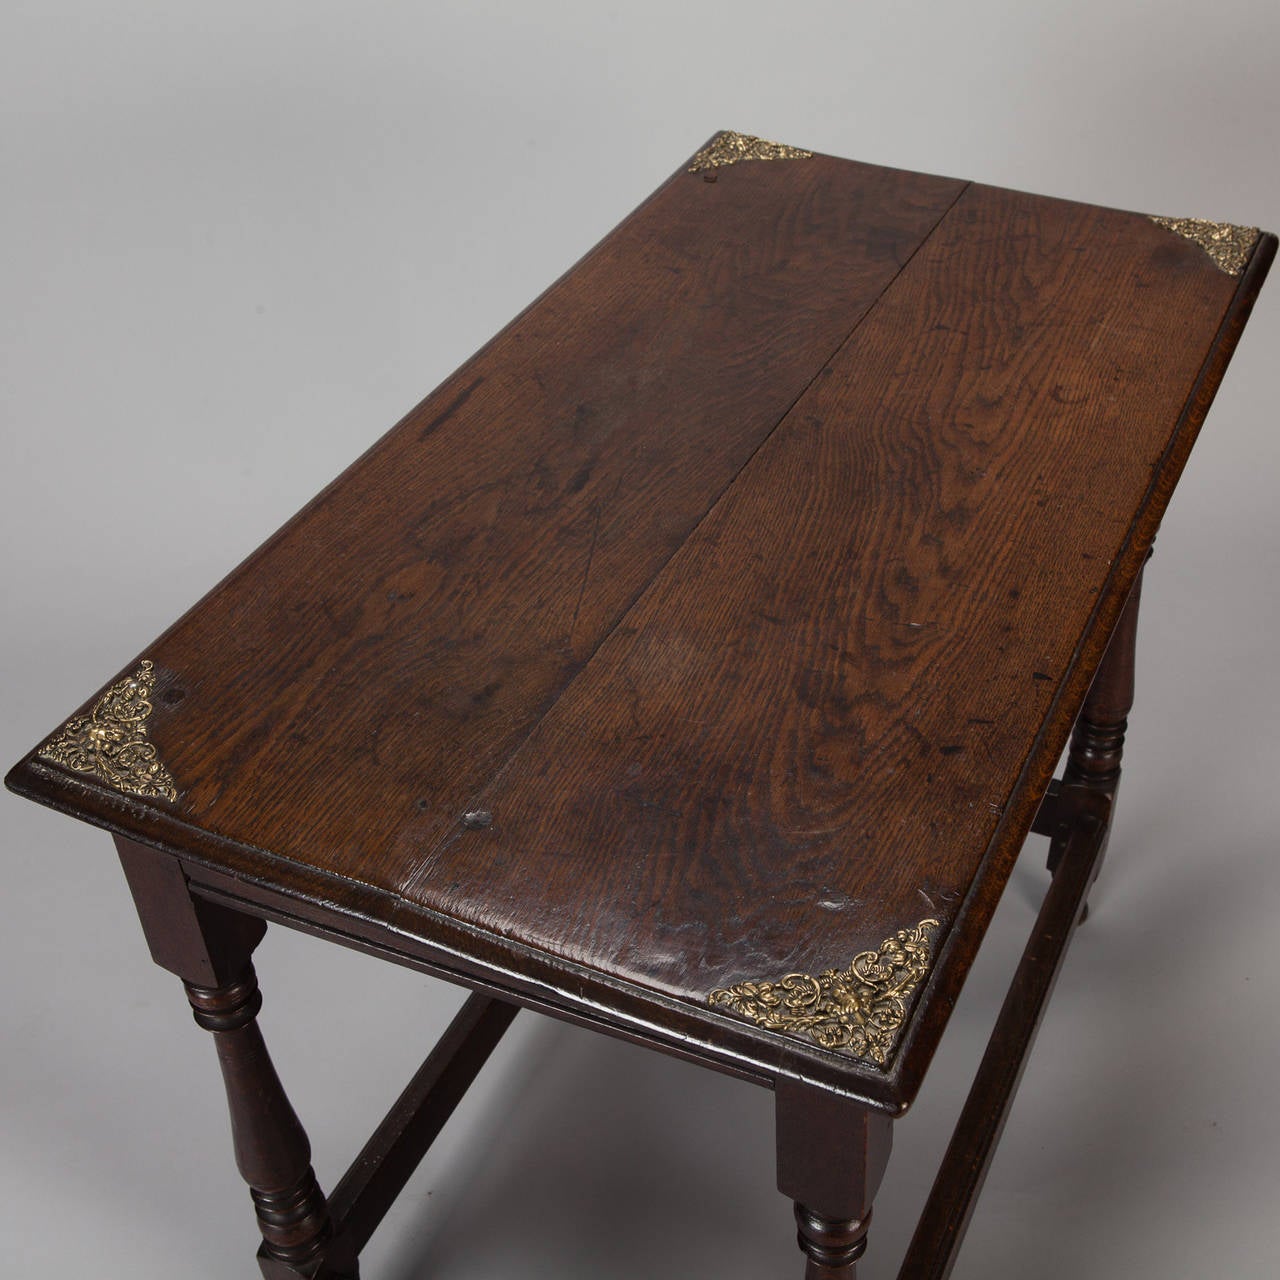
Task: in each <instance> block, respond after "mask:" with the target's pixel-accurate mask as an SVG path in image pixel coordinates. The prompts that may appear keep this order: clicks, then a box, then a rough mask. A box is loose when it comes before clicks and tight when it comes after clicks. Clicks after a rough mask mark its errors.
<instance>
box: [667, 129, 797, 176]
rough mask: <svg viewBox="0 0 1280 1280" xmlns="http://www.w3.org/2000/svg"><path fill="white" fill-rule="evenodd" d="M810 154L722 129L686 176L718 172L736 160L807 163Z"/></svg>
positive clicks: (695, 157)
mask: <svg viewBox="0 0 1280 1280" xmlns="http://www.w3.org/2000/svg"><path fill="white" fill-rule="evenodd" d="M812 155H813V152H812V151H802V150H801V149H800V148H799V147H788V146H786V145H785V144H784V143H781V142H767V141H766V140H765V139H764V138H757V137H756V136H755V135H754V134H750V133H734V131H733V130H732V129H724V130H722V131H721V132H720V133H717V134H716V136H715V137H714V138H712V139H711V141H710V142H708V143H707V145H706V146H705V147H703V148H702V150H701V151H699V152H698V154H697V155H696V156H694V157H693V163H692V164H691V165H690V166H689V172H690V173H697V172H698V171H699V170H700V169H722V168H724V166H725V165H729V164H737V163H738V162H739V161H740V160H807V159H809V157H810V156H812Z"/></svg>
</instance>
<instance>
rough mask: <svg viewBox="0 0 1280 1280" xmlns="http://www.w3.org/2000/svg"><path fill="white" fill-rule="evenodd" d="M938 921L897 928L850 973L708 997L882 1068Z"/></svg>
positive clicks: (743, 986) (725, 990)
mask: <svg viewBox="0 0 1280 1280" xmlns="http://www.w3.org/2000/svg"><path fill="white" fill-rule="evenodd" d="M938 927H939V925H938V921H937V920H921V921H920V923H919V924H918V925H916V926H915V927H914V928H912V929H899V930H898V932H897V933H895V934H894V935H893V937H891V938H886V939H885V940H884V941H883V942H882V943H881V944H880V946H879V948H878V949H877V950H875V951H863V952H861V953H860V954H858V955H856V956H854V958H853V960H852V961H851V962H850V964H849V967H848V968H847V969H824V970H823V971H822V972H821V973H820V974H818V976H817V977H814V976H813V975H812V974H808V973H788V974H787V975H786V976H785V977H782V978H779V979H777V981H774V982H766V981H760V982H738V983H735V984H734V985H733V986H731V987H721V988H720V989H718V990H716V991H713V992H712V993H711V994H710V996H708V997H707V999H708V1002H709V1003H710V1004H713V1005H726V1006H727V1007H728V1008H730V1009H732V1010H733V1011H734V1012H735V1013H740V1014H741V1015H742V1016H743V1017H744V1018H749V1019H750V1020H751V1021H752V1022H754V1023H755V1024H756V1025H757V1026H761V1027H764V1028H765V1029H766V1030H768V1031H784V1032H787V1033H788V1034H790V1035H796V1036H806V1037H808V1038H809V1039H810V1040H813V1041H816V1042H817V1043H818V1044H820V1045H821V1046H822V1047H823V1048H824V1049H839V1050H841V1051H842V1052H844V1053H848V1054H851V1055H852V1056H853V1057H855V1058H862V1059H864V1060H865V1061H867V1062H873V1063H875V1064H876V1066H878V1067H883V1066H885V1064H886V1063H887V1062H888V1061H889V1058H890V1056H891V1055H892V1053H893V1049H894V1046H895V1045H896V1044H897V1041H898V1034H899V1032H900V1031H901V1030H902V1025H903V1023H904V1022H905V1021H906V1018H907V1010H908V1008H909V1007H910V1003H911V997H912V995H913V994H914V992H915V989H916V988H917V987H918V986H919V985H920V982H921V980H922V979H923V978H924V976H925V975H926V974H927V973H928V971H929V964H930V962H931V960H932V958H933V943H934V939H935V933H936V930H937V929H938Z"/></svg>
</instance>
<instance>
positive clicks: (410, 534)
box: [145, 159, 962, 892]
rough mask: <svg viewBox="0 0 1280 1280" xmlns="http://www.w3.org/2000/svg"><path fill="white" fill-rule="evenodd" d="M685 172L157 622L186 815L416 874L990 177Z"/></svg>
mask: <svg viewBox="0 0 1280 1280" xmlns="http://www.w3.org/2000/svg"><path fill="white" fill-rule="evenodd" d="M784 168H785V166H767V165H765V166H757V169H756V172H755V173H754V174H751V173H746V174H745V175H744V174H740V173H739V172H737V171H732V172H726V173H725V174H724V175H723V177H722V179H721V181H719V182H718V183H715V184H708V183H704V182H702V181H701V180H700V179H699V178H698V177H697V176H696V175H690V174H685V173H681V174H680V175H678V176H677V177H676V178H675V179H674V180H672V181H671V182H669V183H668V184H666V185H665V186H663V187H662V188H660V189H659V191H658V192H656V193H655V195H654V196H653V197H652V198H651V199H650V200H649V201H648V202H647V203H646V204H645V205H643V206H642V207H641V208H640V209H639V210H638V211H637V212H636V213H635V214H634V215H632V217H630V218H629V219H627V221H625V222H624V223H623V224H622V225H621V226H620V227H619V228H618V229H617V230H616V231H615V232H613V233H612V234H611V235H610V236H609V237H608V238H607V239H606V240H605V241H604V242H603V243H602V244H601V245H600V246H598V247H597V248H596V249H595V250H594V251H593V252H592V253H591V254H589V255H588V256H587V257H586V258H585V259H584V260H583V261H582V262H581V263H580V264H579V265H578V267H577V268H576V269H575V270H574V271H572V272H571V273H570V274H568V275H567V276H566V277H564V278H563V279H562V280H561V281H560V282H558V283H557V284H556V285H555V286H553V287H552V288H551V289H550V290H549V291H548V292H547V293H546V294H545V295H544V296H543V297H542V298H541V299H540V300H539V301H538V302H537V303H536V304H534V305H533V306H532V307H531V308H529V309H528V310H527V311H526V312H525V313H524V314H523V315H522V316H520V317H519V318H518V319H517V320H516V321H515V322H513V324H512V325H511V326H510V327H509V328H508V329H506V330H505V331H504V332H503V333H502V334H501V335H499V336H498V337H497V338H496V339H495V340H494V341H493V342H492V343H490V344H489V346H487V347H486V348H485V349H484V350H483V351H481V352H480V353H479V354H478V355H477V356H476V357H474V358H473V359H472V360H471V361H469V362H468V363H467V364H466V365H465V366H464V367H463V368H462V369H461V370H460V371H459V372H458V373H457V374H456V375H455V376H454V377H452V378H451V379H449V380H448V381H447V382H446V383H445V384H444V385H443V386H442V387H441V388H440V389H439V390H438V391H437V392H436V393H435V394H433V395H432V396H430V397H429V398H428V399H427V400H425V401H424V402H423V404H422V405H420V406H419V407H418V408H417V409H415V410H414V411H413V412H412V413H411V414H410V415H409V416H408V417H407V418H406V419H405V420H404V421H403V422H401V423H400V424H399V426H397V427H396V428H395V429H394V430H393V431H392V432H391V433H390V434H389V435H388V436H387V437H386V438H384V439H383V440H382V441H381V442H380V443H379V444H378V445H377V446H376V447H375V448H374V449H373V450H372V451H371V452H370V453H369V454H367V455H366V456H365V457H364V458H363V459H362V460H361V461H360V462H359V463H358V464H357V465H356V466H354V467H353V468H352V469H351V470H349V471H348V472H347V473H346V474H345V475H344V476H342V477H341V478H340V479H339V480H338V481H337V482H336V483H335V485H334V486H333V487H331V488H330V489H329V490H328V491H327V492H326V493H325V494H324V495H322V496H321V497H320V498H319V499H318V500H317V501H316V502H315V503H314V504H312V506H310V507H309V508H308V509H307V510H306V511H304V512H303V513H302V514H301V515H300V516H298V517H297V518H296V519H294V520H293V521H291V522H290V523H289V525H287V526H286V527H285V528H284V529H283V530H282V531H281V532H280V533H279V534H278V535H277V536H276V537H275V538H273V539H272V540H271V541H270V542H269V543H268V544H267V545H266V546H265V547H264V548H263V549H262V550H260V551H259V552H258V553H257V554H255V555H254V556H253V557H251V558H250V560H248V561H247V562H246V563H245V565H243V566H242V567H241V568H240V569H239V570H238V571H237V572H236V573H234V574H233V575H232V576H231V577H230V578H229V579H228V580H227V581H226V582H225V583H223V584H222V586H221V587H219V588H218V589H217V590H216V591H215V592H214V593H212V594H211V595H210V596H208V597H207V598H206V599H205V600H204V601H203V602H202V603H201V604H200V605H198V606H197V607H196V608H195V609H194V610H193V611H192V612H191V613H189V614H188V615H187V617H186V618H184V619H183V620H182V621H180V622H179V623H178V624H177V625H176V626H175V627H174V628H173V629H172V630H171V631H170V632H168V633H167V634H166V635H165V636H164V637H163V638H162V639H161V640H159V641H158V642H157V643H156V644H154V645H152V646H150V647H149V648H148V650H147V652H146V655H145V656H146V657H148V658H149V659H151V660H152V661H154V662H155V664H156V668H157V671H158V673H159V680H158V684H157V693H158V697H157V701H156V707H157V710H156V713H155V717H154V725H153V729H152V736H153V738H154V740H155V741H156V743H157V744H158V745H159V747H160V749H161V752H162V756H163V758H164V760H165V762H166V765H167V766H168V768H169V769H170V770H171V771H172V772H173V774H174V776H175V777H176V778H179V779H181V786H180V792H181V795H180V799H179V802H178V804H177V805H176V806H174V810H173V812H174V815H175V816H177V817H179V818H180V819H181V820H182V821H183V822H186V823H189V824H192V825H195V826H198V827H199V828H200V829H201V830H203V831H207V832H211V833H214V834H216V835H217V836H219V837H222V838H225V839H228V840H234V841H236V842H239V843H240V844H243V845H247V846H251V847H255V848H260V849H263V850H267V851H269V852H270V853H272V854H274V855H277V856H280V857H285V858H290V859H295V860H297V861H299V862H301V863H304V864H306V865H310V866H315V867H318V868H321V869H323V870H325V871H328V872H332V873H334V874H336V875H339V876H341V877H346V878H350V879H352V880H355V881H359V882H363V883H370V884H373V885H376V886H379V887H383V888H387V889H390V890H392V891H393V892H394V891H398V890H399V889H400V888H401V887H402V886H403V885H404V884H405V883H406V882H408V881H410V880H411V879H412V878H413V876H414V875H415V874H416V872H417V868H418V864H419V862H420V859H421V856H422V854H423V852H424V851H425V850H427V849H429V848H431V847H432V846H433V845H434V844H435V843H436V842H437V841H438V840H439V839H440V838H441V836H442V835H443V834H445V833H446V832H447V831H448V830H449V829H450V828H451V826H452V825H453V823H454V822H455V821H456V820H457V818H458V817H459V815H460V814H461V813H462V812H463V810H464V808H465V807H466V804H467V801H468V800H469V798H470V797H471V796H472V795H473V794H474V793H475V792H476V791H477V790H478V789H479V788H480V787H481V786H482V785H483V784H484V783H485V782H486V781H487V780H488V779H489V778H490V777H491V776H492V775H493V773H494V771H495V770H496V769H497V768H498V767H499V766H500V765H501V763H502V761H503V760H505V759H506V757H507V756H508V755H509V754H510V752H511V750H512V749H513V748H514V746H515V745H516V744H518V743H519V741H521V739H522V738H523V737H524V736H525V735H526V734H527V733H528V731H529V729H530V728H531V727H532V726H533V725H534V724H535V723H536V722H537V720H538V719H539V718H540V716H541V715H542V714H544V713H545V711H546V710H547V708H548V707H549V706H550V705H551V704H552V703H553V702H554V700H555V698H556V697H557V696H558V694H559V693H560V691H561V690H562V689H563V687H564V685H565V684H566V683H567V682H568V681H569V679H571V678H572V676H573V675H574V674H575V673H576V672H577V671H579V670H580V669H581V668H582V666H583V664H584V663H585V662H586V661H587V659H588V658H589V657H590V656H591V655H592V653H593V652H594V651H595V649H596V647H597V646H598V644H599V642H600V640H601V639H602V638H603V636H604V635H606V634H607V633H608V631H609V630H610V629H611V628H612V627H613V626H614V625H615V624H616V623H617V621H618V620H619V618H620V617H621V616H622V615H623V614H624V613H625V611H626V609H627V608H628V607H629V606H630V604H631V603H632V601H633V600H634V599H635V597H636V596H637V595H638V594H639V592H640V591H641V590H642V589H643V588H644V586H645V585H646V584H647V583H648V581H649V580H650V579H651V578H652V577H653V575H654V573H655V572H656V571H657V570H658V569H659V568H660V567H661V566H662V565H663V564H664V563H665V562H666V561H667V560H668V559H669V558H670V556H671V555H672V553H673V552H674V551H675V550H676V549H677V548H678V547H679V546H680V545H681V543H682V542H683V541H684V539H685V538H686V537H687V536H688V534H689V532H690V530H691V529H692V528H693V527H694V526H695V525H696V524H697V522H698V521H699V520H700V519H701V518H702V516H703V515H704V514H705V513H706V511H707V509H708V508H709V507H710V506H711V505H713V504H714V502H715V501H716V499H717V498H718V497H719V496H720V494H721V493H722V492H723V490H724V488H725V487H726V485H728V484H729V482H730V481H731V480H732V479H733V477H734V476H735V475H736V474H737V472H738V471H739V470H740V469H741V467H742V465H743V464H744V463H745V461H746V460H747V458H749V457H750V456H751V454H752V452H753V451H754V450H755V449H756V448H758V447H759V445H760V443H761V442H762V440H763V439H764V438H765V437H766V436H767V435H768V433H769V431H770V430H771V429H772V428H773V427H774V425H775V424H776V423H777V421H778V419H779V418H780V417H781V416H782V415H783V414H784V413H785V412H786V410H787V409H788V408H789V407H790V405H791V404H792V403H793V402H794V401H795V399H796V398H797V397H798V396H799V395H800V394H801V393H802V392H803V390H804V389H805V387H806V386H807V385H808V383H809V382H810V381H811V380H812V378H813V377H814V375H815V374H816V373H817V371H818V370H819V369H820V368H821V367H822V365H823V363H824V362H825V361H826V360H827V359H828V357H829V356H830V355H831V353H832V352H833V351H835V350H836V348H837V347H838V346H839V345H840V343H841V342H842V341H843V340H844V339H845V337H846V336H847V335H848V333H849V332H850V330H851V329H852V328H853V327H854V326H855V325H856V324H857V323H858V321H859V320H860V318H861V317H862V316H863V314H864V313H865V312H866V310H867V308H868V307H869V306H870V305H871V304H872V303H873V302H874V301H875V299H876V298H877V297H878V296H879V295H880V294H881V293H882V292H883V290H884V289H885V288H886V287H887V286H888V284H889V283H890V282H891V281H892V280H893V279H894V277H895V276H896V275H897V273H898V271H899V270H900V268H901V266H902V264H903V263H904V262H906V261H907V260H908V259H909V258H910V256H911V254H912V253H913V252H914V251H915V249H916V247H917V246H918V245H919V244H920V242H921V241H922V240H923V239H924V238H925V236H926V235H928V233H929V231H930V230H931V228H932V227H933V226H934V224H935V223H936V222H937V221H938V220H939V218H941V216H942V215H943V214H944V212H945V211H946V209H947V208H948V207H949V206H950V204H951V203H952V202H953V201H954V199H955V198H956V196H957V194H958V193H959V191H960V190H961V189H962V184H960V183H957V182H954V181H949V180H943V179H933V178H924V177H920V176H918V175H908V174H901V173H895V172H893V171H890V170H884V169H875V168H871V167H869V166H857V165H850V164H847V163H843V162H839V161H834V160H827V159H815V160H814V161H813V162H806V163H805V164H804V165H803V166H798V167H796V168H795V170H794V172H791V173H786V172H783V169H784Z"/></svg>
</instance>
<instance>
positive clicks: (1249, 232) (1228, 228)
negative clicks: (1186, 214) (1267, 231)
mask: <svg viewBox="0 0 1280 1280" xmlns="http://www.w3.org/2000/svg"><path fill="white" fill-rule="evenodd" d="M1151 221H1152V222H1154V223H1155V224H1156V226H1158V227H1163V228H1164V229H1165V230H1166V231H1172V232H1173V233H1174V235H1179V236H1181V237H1182V238H1183V239H1184V240H1190V241H1191V243H1192V244H1198V245H1199V246H1200V248H1202V249H1203V250H1204V251H1205V253H1207V254H1208V255H1209V257H1210V258H1212V259H1213V264H1214V266H1216V267H1217V268H1218V270H1219V271H1225V272H1226V273H1227V275H1229V276H1238V275H1239V274H1240V273H1241V272H1242V271H1243V270H1244V264H1245V263H1246V262H1248V260H1249V254H1250V253H1251V252H1252V251H1253V246H1254V245H1255V244H1256V243H1257V240H1258V236H1259V235H1261V234H1262V233H1261V232H1260V231H1259V230H1258V228H1257V227H1237V226H1236V225H1235V223H1233V222H1207V221H1205V219H1204V218H1156V217H1153V218H1152V219H1151Z"/></svg>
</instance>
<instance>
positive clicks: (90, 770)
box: [36, 660, 178, 800]
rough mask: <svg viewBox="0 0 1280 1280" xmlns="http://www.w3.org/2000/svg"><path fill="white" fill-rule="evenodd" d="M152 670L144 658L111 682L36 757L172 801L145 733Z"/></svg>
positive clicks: (173, 791) (173, 792)
mask: <svg viewBox="0 0 1280 1280" xmlns="http://www.w3.org/2000/svg"><path fill="white" fill-rule="evenodd" d="M155 683H156V676H155V670H154V668H153V666H152V664H151V662H150V661H146V660H144V661H143V662H142V663H141V664H140V665H139V666H138V669H137V670H136V671H135V672H134V673H133V675H131V676H126V677H125V678H124V679H123V680H119V681H117V682H116V683H115V684H113V685H112V686H111V687H110V688H109V689H108V690H107V691H106V693H104V694H103V695H102V697H100V698H99V699H98V700H97V702H95V703H94V704H93V710H92V711H90V712H89V714H88V715H86V716H73V717H72V718H71V719H70V720H68V721H67V723H66V724H65V725H63V726H62V729H61V730H60V731H59V732H58V733H57V734H55V735H54V736H53V737H52V738H50V739H49V741H48V742H46V743H45V744H44V746H42V747H41V748H40V749H39V750H38V751H37V752H36V755H37V756H39V757H40V759H42V760H51V761H52V762H53V763H54V764H60V765H62V766H63V767H64V768H66V769H70V770H71V771H72V772H73V773H85V774H89V775H91V776H92V777H94V778H97V779H98V780H99V781H100V782H105V783H106V784H107V786H109V787H114V788H115V789H116V790H117V791H123V792H124V793H125V794H126V795H131V796H147V797H155V798H157V799H161V800H176V799H177V798H178V789H177V787H176V786H175V785H174V782H173V776H172V775H171V774H170V772H169V770H168V769H166V768H165V767H164V765H163V764H162V763H161V762H160V758H159V756H158V755H157V753H156V748H155V743H153V742H152V741H151V740H150V739H149V738H148V737H147V720H148V718H149V717H150V715H151V691H152V689H154V688H155Z"/></svg>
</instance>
